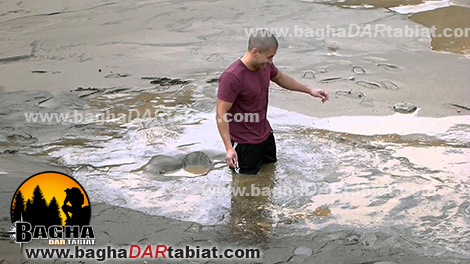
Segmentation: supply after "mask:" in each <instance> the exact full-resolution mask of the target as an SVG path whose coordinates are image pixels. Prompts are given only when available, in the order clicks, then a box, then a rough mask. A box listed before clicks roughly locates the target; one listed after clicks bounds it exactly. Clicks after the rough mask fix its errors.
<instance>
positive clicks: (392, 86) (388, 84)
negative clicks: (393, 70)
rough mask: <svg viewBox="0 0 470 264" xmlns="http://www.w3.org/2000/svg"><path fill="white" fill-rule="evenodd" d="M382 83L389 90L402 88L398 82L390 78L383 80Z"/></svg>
mask: <svg viewBox="0 0 470 264" xmlns="http://www.w3.org/2000/svg"><path fill="white" fill-rule="evenodd" d="M380 83H381V84H382V85H383V87H384V88H385V89H387V90H398V89H400V87H399V86H398V85H397V84H396V83H394V82H392V81H390V80H385V81H381V82H380Z"/></svg>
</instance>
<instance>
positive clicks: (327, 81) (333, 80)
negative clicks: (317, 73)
mask: <svg viewBox="0 0 470 264" xmlns="http://www.w3.org/2000/svg"><path fill="white" fill-rule="evenodd" d="M342 80H345V78H344V77H331V78H326V79H322V80H320V82H321V83H332V82H338V81H342Z"/></svg>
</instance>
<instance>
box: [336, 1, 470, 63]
mask: <svg viewBox="0 0 470 264" xmlns="http://www.w3.org/2000/svg"><path fill="white" fill-rule="evenodd" d="M332 5H335V6H339V7H343V8H390V9H391V10H394V11H397V12H399V13H403V14H409V18H410V19H411V20H413V21H415V22H417V23H420V24H422V25H424V26H427V27H429V28H432V27H434V28H435V34H434V35H433V36H432V37H431V47H432V50H435V51H443V52H450V53H457V54H470V8H469V5H470V1H468V0H462V1H450V2H449V1H445V0H441V1H421V0H381V1H373V0H346V1H335V2H333V3H332ZM444 30H447V31H446V32H444ZM465 31H467V33H465ZM454 32H455V34H452V35H449V34H450V33H454ZM465 34H466V35H465ZM446 35H447V36H446ZM465 36H466V37H465Z"/></svg>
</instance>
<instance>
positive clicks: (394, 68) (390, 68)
mask: <svg viewBox="0 0 470 264" xmlns="http://www.w3.org/2000/svg"><path fill="white" fill-rule="evenodd" d="M377 66H379V67H382V68H384V69H386V70H388V71H398V70H399V69H400V68H399V67H397V66H395V65H393V64H387V63H379V64H377Z"/></svg>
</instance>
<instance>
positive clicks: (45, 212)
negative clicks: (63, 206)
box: [11, 185, 62, 228]
mask: <svg viewBox="0 0 470 264" xmlns="http://www.w3.org/2000/svg"><path fill="white" fill-rule="evenodd" d="M11 218H12V219H11V220H12V222H13V223H14V222H16V221H20V220H21V218H23V221H26V222H29V223H30V224H31V226H32V227H33V228H34V227H35V226H36V225H43V226H46V227H49V226H51V225H62V217H60V211H59V204H58V203H57V200H56V198H55V197H52V199H51V201H50V203H49V205H48V204H47V202H46V199H45V198H44V195H43V193H42V190H41V187H39V185H37V186H36V187H35V188H34V190H33V197H32V198H29V199H28V200H27V201H26V203H25V201H24V197H23V194H22V193H21V191H18V193H16V195H15V198H14V200H13V205H12V209H11Z"/></svg>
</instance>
